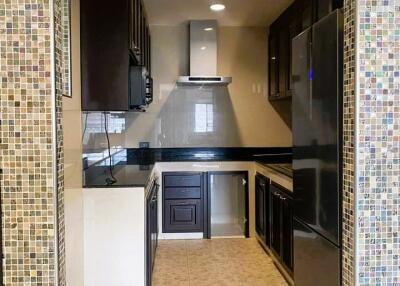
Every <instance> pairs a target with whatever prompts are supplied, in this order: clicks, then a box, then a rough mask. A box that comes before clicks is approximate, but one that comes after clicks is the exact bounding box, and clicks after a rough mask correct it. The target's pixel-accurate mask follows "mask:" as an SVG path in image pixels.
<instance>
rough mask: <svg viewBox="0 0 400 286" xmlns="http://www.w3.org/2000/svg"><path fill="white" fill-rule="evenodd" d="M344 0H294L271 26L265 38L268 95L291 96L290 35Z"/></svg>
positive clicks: (291, 37)
mask: <svg viewBox="0 0 400 286" xmlns="http://www.w3.org/2000/svg"><path fill="white" fill-rule="evenodd" d="M341 7H343V0H296V1H295V2H294V3H293V4H292V5H291V6H290V7H289V8H288V9H286V10H285V11H284V12H283V13H282V14H281V15H280V16H279V18H278V19H277V20H276V21H275V22H274V23H273V24H272V25H271V26H270V30H269V39H268V73H269V76H268V88H269V99H270V100H280V99H287V98H291V96H292V88H293V87H292V81H291V73H292V66H291V62H292V59H291V54H292V39H293V38H294V37H296V36H297V35H298V34H300V33H301V32H302V31H304V30H305V29H307V28H308V27H310V26H311V25H312V24H313V23H315V22H316V21H318V20H319V19H321V18H323V17H324V16H326V15H328V14H329V13H331V12H332V11H334V10H335V9H337V8H341Z"/></svg>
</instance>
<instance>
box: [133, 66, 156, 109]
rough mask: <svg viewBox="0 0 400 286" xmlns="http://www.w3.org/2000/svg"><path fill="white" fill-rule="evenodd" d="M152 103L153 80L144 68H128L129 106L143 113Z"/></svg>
mask: <svg viewBox="0 0 400 286" xmlns="http://www.w3.org/2000/svg"><path fill="white" fill-rule="evenodd" d="M152 102H153V79H152V77H151V76H150V74H149V72H148V71H147V69H146V67H144V66H130V67H129V106H130V109H131V110H137V111H144V110H145V108H146V107H147V106H148V105H149V104H150V103H152Z"/></svg>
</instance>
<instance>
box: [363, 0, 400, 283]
mask: <svg viewBox="0 0 400 286" xmlns="http://www.w3.org/2000/svg"><path fill="white" fill-rule="evenodd" d="M357 14H358V19H359V34H358V39H357V42H358V47H359V49H358V52H357V61H358V62H359V68H358V73H359V74H358V80H359V87H358V99H357V104H358V110H357V111H356V112H357V113H358V122H357V124H358V126H357V125H356V126H357V134H358V139H356V142H357V169H358V170H357V180H358V187H357V192H356V194H357V196H356V199H357V203H356V208H357V219H356V221H357V231H356V232H357V243H356V246H357V248H356V250H357V259H356V261H357V278H358V283H357V284H358V285H400V259H399V257H400V238H399V234H400V233H399V232H400V223H399V219H398V217H399V203H400V200H399V199H400V88H399V87H400V75H399V74H400V0H375V1H371V0H358V1H357Z"/></svg>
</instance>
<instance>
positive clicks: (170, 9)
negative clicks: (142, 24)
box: [143, 0, 293, 26]
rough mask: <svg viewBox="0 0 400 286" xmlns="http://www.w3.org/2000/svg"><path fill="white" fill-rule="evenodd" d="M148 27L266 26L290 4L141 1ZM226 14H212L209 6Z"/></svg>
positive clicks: (268, 0) (270, 0)
mask: <svg viewBox="0 0 400 286" xmlns="http://www.w3.org/2000/svg"><path fill="white" fill-rule="evenodd" d="M143 1H144V5H145V7H146V11H147V14H148V17H149V22H150V25H178V24H181V23H183V22H186V21H188V20H205V19H217V20H218V23H219V25H220V26H268V25H269V24H271V23H272V22H273V21H274V20H275V19H276V18H277V17H278V16H279V15H280V14H281V13H282V12H283V11H284V10H285V9H286V8H287V7H289V5H290V4H291V3H292V2H293V0H221V1H218V0H217V1H214V0H143ZM212 1H214V3H223V4H225V6H226V10H225V11H222V12H213V11H211V10H210V8H209V6H210V4H211V2H212Z"/></svg>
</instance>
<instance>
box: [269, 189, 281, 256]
mask: <svg viewBox="0 0 400 286" xmlns="http://www.w3.org/2000/svg"><path fill="white" fill-rule="evenodd" d="M271 210H272V211H271V248H272V250H273V251H274V253H275V254H276V255H277V256H280V254H281V242H282V201H281V198H280V196H279V192H277V191H276V190H275V188H274V186H271Z"/></svg>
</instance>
